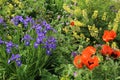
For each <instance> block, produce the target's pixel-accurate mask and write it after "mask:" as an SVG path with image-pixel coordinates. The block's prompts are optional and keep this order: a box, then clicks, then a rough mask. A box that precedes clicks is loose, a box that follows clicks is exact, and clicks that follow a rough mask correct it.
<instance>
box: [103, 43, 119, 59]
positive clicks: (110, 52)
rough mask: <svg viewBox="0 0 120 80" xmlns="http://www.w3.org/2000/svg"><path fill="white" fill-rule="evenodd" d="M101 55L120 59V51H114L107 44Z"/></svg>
mask: <svg viewBox="0 0 120 80" xmlns="http://www.w3.org/2000/svg"><path fill="white" fill-rule="evenodd" d="M101 53H102V54H103V55H108V56H112V57H114V58H115V59H116V58H118V57H120V51H119V50H114V49H112V48H111V47H110V46H108V45H106V44H105V45H103V46H102V49H101Z"/></svg>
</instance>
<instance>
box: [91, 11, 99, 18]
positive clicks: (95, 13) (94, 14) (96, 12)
mask: <svg viewBox="0 0 120 80" xmlns="http://www.w3.org/2000/svg"><path fill="white" fill-rule="evenodd" d="M97 16H98V11H97V10H95V11H94V13H93V15H92V19H96V18H97Z"/></svg>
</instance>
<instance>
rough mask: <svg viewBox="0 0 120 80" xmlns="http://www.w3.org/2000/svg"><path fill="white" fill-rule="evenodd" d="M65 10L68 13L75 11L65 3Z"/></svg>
mask: <svg viewBox="0 0 120 80" xmlns="http://www.w3.org/2000/svg"><path fill="white" fill-rule="evenodd" d="M63 9H64V10H66V11H67V12H68V13H73V11H72V10H71V9H70V8H69V6H67V4H65V3H64V4H63Z"/></svg>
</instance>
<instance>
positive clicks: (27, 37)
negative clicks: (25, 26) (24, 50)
mask: <svg viewBox="0 0 120 80" xmlns="http://www.w3.org/2000/svg"><path fill="white" fill-rule="evenodd" d="M22 40H23V41H25V45H26V46H29V45H30V40H32V37H31V36H30V35H28V34H26V35H24V37H23V38H22Z"/></svg>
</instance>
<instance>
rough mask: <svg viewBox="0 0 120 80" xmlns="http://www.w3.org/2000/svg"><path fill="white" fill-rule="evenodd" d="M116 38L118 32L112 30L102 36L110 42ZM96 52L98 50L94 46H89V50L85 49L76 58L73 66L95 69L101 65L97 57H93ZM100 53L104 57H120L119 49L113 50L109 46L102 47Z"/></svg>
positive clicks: (106, 31)
mask: <svg viewBox="0 0 120 80" xmlns="http://www.w3.org/2000/svg"><path fill="white" fill-rule="evenodd" d="M115 38H116V32H114V31H112V30H110V31H109V30H105V31H104V34H103V36H102V39H103V41H105V42H108V41H111V40H114V39H115ZM95 52H96V49H95V48H94V47H92V46H88V47H87V48H85V49H84V50H83V51H82V53H81V55H76V56H75V57H74V60H73V64H74V65H75V66H76V67H77V68H82V67H83V66H84V65H85V66H86V67H87V68H88V69H90V70H92V69H94V68H95V67H96V66H98V65H99V59H98V57H97V56H93V55H94V54H95ZM100 52H101V53H102V55H104V56H106V55H107V56H112V57H114V58H115V59H116V58H118V57H120V50H117V49H113V48H111V47H110V46H109V45H107V44H104V45H102V48H101V50H100Z"/></svg>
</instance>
